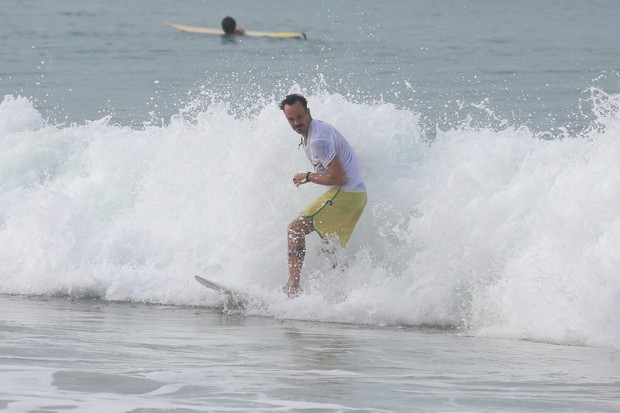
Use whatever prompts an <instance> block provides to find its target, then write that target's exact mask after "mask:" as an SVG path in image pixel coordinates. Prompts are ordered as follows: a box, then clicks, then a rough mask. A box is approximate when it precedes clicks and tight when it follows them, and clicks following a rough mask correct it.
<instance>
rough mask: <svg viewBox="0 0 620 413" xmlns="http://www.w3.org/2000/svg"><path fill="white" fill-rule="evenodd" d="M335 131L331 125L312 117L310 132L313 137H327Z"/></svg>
mask: <svg viewBox="0 0 620 413" xmlns="http://www.w3.org/2000/svg"><path fill="white" fill-rule="evenodd" d="M334 131H336V128H334V127H333V126H332V125H330V124H329V123H327V122H323V121H322V120H319V119H312V123H311V127H310V133H311V134H312V135H314V136H315V137H328V136H331V134H332V133H333V132H334Z"/></svg>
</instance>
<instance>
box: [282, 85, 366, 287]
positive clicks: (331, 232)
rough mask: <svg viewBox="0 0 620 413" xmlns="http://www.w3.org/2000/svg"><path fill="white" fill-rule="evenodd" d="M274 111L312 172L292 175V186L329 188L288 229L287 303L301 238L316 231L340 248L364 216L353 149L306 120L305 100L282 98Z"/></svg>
mask: <svg viewBox="0 0 620 413" xmlns="http://www.w3.org/2000/svg"><path fill="white" fill-rule="evenodd" d="M280 109H281V110H282V111H283V112H284V116H285V117H286V120H287V121H288V123H289V125H291V128H293V130H294V131H295V132H297V133H299V134H300V135H301V136H302V138H301V143H300V146H301V145H303V148H304V151H305V153H306V156H307V158H308V160H309V161H310V163H311V164H312V166H313V167H314V172H298V173H296V174H295V176H294V177H293V182H294V183H295V185H296V186H300V185H303V184H307V183H313V184H317V185H324V186H328V187H329V189H328V190H327V192H325V193H324V194H323V195H321V196H320V197H319V198H317V199H316V200H314V201H313V202H312V203H310V204H309V205H308V206H307V207H306V209H305V210H304V211H303V213H302V214H301V215H300V216H299V217H297V218H295V219H294V220H293V221H292V222H291V223H290V224H289V226H288V282H287V283H286V286H285V287H284V292H285V293H286V294H287V295H288V296H289V297H291V298H293V297H296V296H297V295H298V294H299V281H300V276H301V268H302V266H303V263H304V258H305V254H306V239H305V237H306V235H308V234H310V233H311V232H313V231H316V232H317V233H318V234H319V236H320V237H321V239H323V240H326V241H327V240H328V238H330V237H331V236H335V237H337V238H338V240H339V241H340V244H341V245H342V246H343V247H344V246H346V245H347V243H348V242H349V238H350V237H351V234H352V233H353V229H354V228H355V225H356V224H357V221H358V220H359V218H360V216H361V215H362V212H363V211H364V207H365V206H366V202H367V195H366V186H365V185H364V181H363V177H362V173H361V170H360V167H359V164H358V161H357V157H356V155H355V152H354V151H353V148H352V147H351V145H349V143H348V142H347V140H346V139H345V138H344V136H342V134H341V133H340V132H338V130H336V128H334V127H333V126H332V125H330V124H328V123H325V122H322V121H320V120H316V119H312V116H311V114H310V109H309V108H308V102H307V100H306V98H304V97H303V96H301V95H298V94H291V95H288V96H286V97H285V98H284V100H282V102H281V103H280Z"/></svg>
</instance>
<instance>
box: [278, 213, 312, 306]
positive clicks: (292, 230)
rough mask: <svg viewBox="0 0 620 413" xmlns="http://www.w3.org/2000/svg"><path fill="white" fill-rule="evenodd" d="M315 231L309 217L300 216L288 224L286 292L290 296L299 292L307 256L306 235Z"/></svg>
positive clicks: (294, 295)
mask: <svg viewBox="0 0 620 413" xmlns="http://www.w3.org/2000/svg"><path fill="white" fill-rule="evenodd" d="M312 231H314V228H313V227H312V222H311V221H310V219H309V218H307V217H303V216H301V217H299V218H296V219H295V220H293V222H291V223H290V224H289V226H288V282H287V283H286V286H285V287H284V292H285V293H286V294H287V295H288V296H289V297H290V298H293V297H296V296H297V294H298V293H299V280H300V277H301V268H302V267H303V265H304V257H305V256H306V235H308V234H309V233H311V232H312Z"/></svg>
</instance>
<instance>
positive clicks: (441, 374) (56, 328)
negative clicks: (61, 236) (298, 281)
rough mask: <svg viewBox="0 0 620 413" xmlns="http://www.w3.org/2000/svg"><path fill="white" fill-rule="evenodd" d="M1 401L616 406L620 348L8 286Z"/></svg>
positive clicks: (41, 406) (332, 408)
mask: <svg viewBox="0 0 620 413" xmlns="http://www.w3.org/2000/svg"><path fill="white" fill-rule="evenodd" d="M0 303H1V304H0V309H1V313H2V318H3V321H2V324H1V326H0V334H1V337H2V340H1V344H0V384H1V388H2V390H1V391H0V407H2V408H3V409H5V410H9V411H15V412H17V411H21V412H26V411H30V412H35V411H37V412H41V411H46V412H52V411H56V412H62V411H68V410H69V411H71V410H73V411H84V412H104V411H116V412H173V411H183V412H230V411H235V412H248V411H254V412H267V411H291V412H526V411H527V412H533V411H548V412H615V411H617V410H618V408H620V389H619V387H618V386H619V382H620V374H619V372H620V369H619V367H620V359H619V356H618V352H617V351H612V350H605V349H596V348H587V347H579V346H565V345H553V344H546V343H536V342H526V341H514V340H503V339H487V338H476V337H470V336H467V335H463V334H460V333H459V332H458V331H450V330H442V329H436V328H402V327H401V328H398V327H383V328H377V327H370V326H369V327H364V326H360V325H349V324H339V323H316V322H301V321H291V320H276V319H273V318H261V317H242V316H238V315H226V314H222V313H221V312H219V311H217V309H209V308H193V307H178V306H173V307H171V306H155V305H144V304H135V303H113V302H101V301H97V300H87V299H80V300H67V299H59V298H35V297H32V298H27V297H12V296H2V297H1V301H0Z"/></svg>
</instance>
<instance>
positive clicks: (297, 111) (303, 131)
mask: <svg viewBox="0 0 620 413" xmlns="http://www.w3.org/2000/svg"><path fill="white" fill-rule="evenodd" d="M284 116H285V117H286V120H288V124H289V125H291V128H293V130H294V131H295V132H297V133H299V134H300V135H301V136H303V137H304V138H305V137H307V136H308V129H309V128H310V120H312V118H311V117H310V110H309V109H304V107H303V105H302V104H301V102H295V103H293V104H292V105H284Z"/></svg>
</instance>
